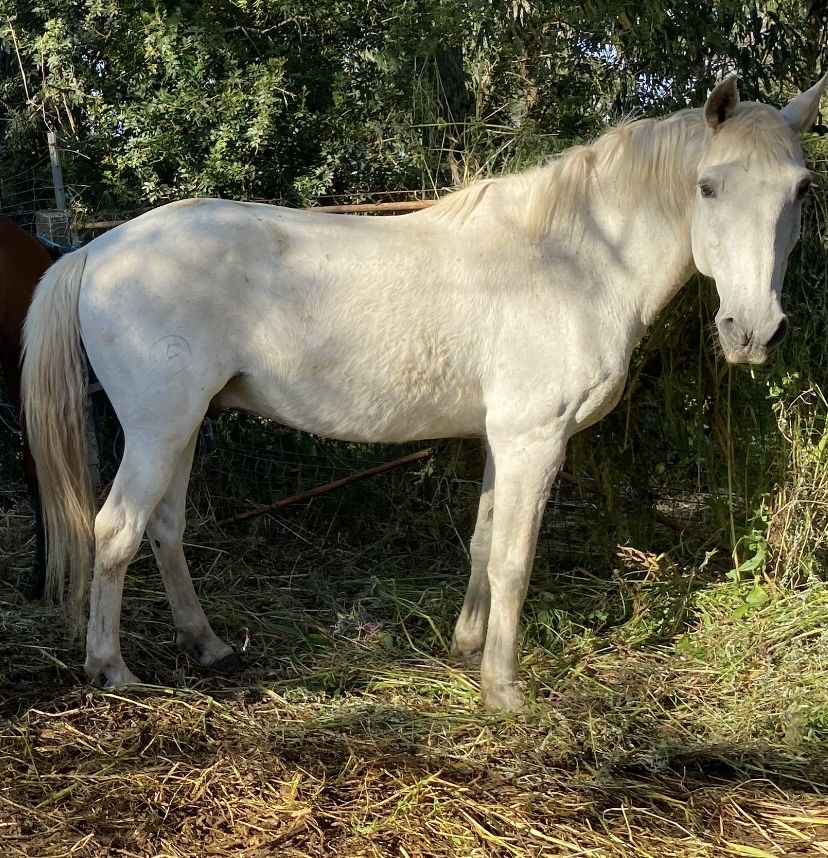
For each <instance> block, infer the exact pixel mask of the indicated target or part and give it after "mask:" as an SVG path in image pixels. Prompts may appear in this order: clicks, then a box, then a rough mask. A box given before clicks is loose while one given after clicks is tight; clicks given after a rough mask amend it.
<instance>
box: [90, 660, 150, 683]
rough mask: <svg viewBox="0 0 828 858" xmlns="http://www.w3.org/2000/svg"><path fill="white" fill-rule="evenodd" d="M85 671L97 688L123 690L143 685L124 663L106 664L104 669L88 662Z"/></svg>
mask: <svg viewBox="0 0 828 858" xmlns="http://www.w3.org/2000/svg"><path fill="white" fill-rule="evenodd" d="M84 671H85V672H86V676H87V677H88V678H89V681H90V682H91V683H92V685H94V686H96V687H97V688H123V687H125V686H127V685H140V684H141V680H140V679H138V677H137V676H136V675H135V674H134V673H133V672H132V671H131V670H130V669H129V668H128V667H127V666H126V665H125V664H124V663H123V662H121V663H120V664H117V663H112V664H106V665H104V666H103V667H96V666H93V665H91V664H90V663H89V662H87V663H86V666H85V667H84Z"/></svg>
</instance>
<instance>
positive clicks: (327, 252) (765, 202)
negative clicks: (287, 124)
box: [23, 75, 828, 709]
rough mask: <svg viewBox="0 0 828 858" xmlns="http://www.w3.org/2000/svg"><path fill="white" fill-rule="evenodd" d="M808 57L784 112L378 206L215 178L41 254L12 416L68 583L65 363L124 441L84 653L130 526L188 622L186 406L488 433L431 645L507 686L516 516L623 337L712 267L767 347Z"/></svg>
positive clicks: (69, 462) (729, 349) (184, 637)
mask: <svg viewBox="0 0 828 858" xmlns="http://www.w3.org/2000/svg"><path fill="white" fill-rule="evenodd" d="M826 80H828V75H826V77H825V78H823V79H822V80H821V81H820V82H819V83H818V84H817V85H816V86H814V87H813V88H812V89H810V90H808V91H807V92H805V93H803V94H802V95H800V96H798V97H797V98H795V99H794V100H793V101H791V102H790V104H788V106H787V107H785V108H784V109H783V110H781V111H779V110H776V109H775V108H773V107H769V106H767V105H763V104H757V103H740V102H739V97H738V91H737V86H736V80H735V78H729V79H726V80H724V81H723V82H722V83H720V84H719V85H718V86H717V87H716V88H715V89H714V90H713V92H712V94H711V95H710V97H709V98H708V100H707V102H706V104H705V106H704V107H703V108H702V109H696V110H685V111H681V112H679V113H677V114H674V115H672V116H669V117H667V118H666V119H663V120H660V121H654V120H649V119H646V120H640V121H637V122H631V123H628V124H625V125H622V126H620V127H619V128H616V129H614V130H612V131H610V132H608V133H607V134H605V135H604V136H603V137H601V138H600V139H599V140H598V141H597V142H595V143H594V144H592V145H589V146H583V147H579V148H576V149H573V150H571V151H569V152H568V153H566V154H564V155H563V156H561V157H560V158H558V159H556V160H554V161H553V162H552V163H550V164H548V165H546V166H543V167H540V168H537V169H534V170H531V171H529V172H526V173H523V174H520V175H515V176H510V177H504V178H498V179H488V180H485V181H481V182H478V183H476V184H474V185H472V186H470V187H469V188H467V189H465V190H462V191H460V192H458V193H455V194H452V195H451V196H448V197H447V198H445V199H444V200H441V201H440V202H439V203H438V204H437V205H435V206H433V207H432V208H430V209H427V210H425V211H422V212H419V213H417V214H412V215H408V216H406V217H400V218H387V219H379V218H356V217H347V216H335V215H330V216H322V215H318V214H312V213H309V212H305V211H295V210H289V209H284V208H277V207H271V206H264V205H256V204H249V203H237V202H230V201H225V200H188V201H184V202H179V203H173V204H171V205H168V206H164V207H162V208H160V209H157V210H155V211H152V212H150V213H148V214H145V215H142V216H141V217H139V218H136V219H135V220H132V221H130V222H129V223H127V224H125V225H123V226H121V227H119V228H118V229H115V230H113V231H112V232H109V233H107V234H106V235H103V236H101V237H100V238H97V239H96V240H95V241H93V242H91V243H90V244H89V245H88V246H87V247H85V248H83V249H82V250H79V251H78V252H76V253H72V254H70V255H68V256H66V257H64V259H63V260H62V261H60V262H58V263H57V264H56V265H54V266H53V267H52V268H51V269H50V270H49V272H48V273H47V274H46V276H45V277H44V279H43V281H42V282H41V284H40V286H39V287H38V289H37V294H36V295H35V298H34V301H33V303H32V306H31V310H30V311H29V316H28V320H27V322H26V329H25V344H26V345H25V347H26V353H25V361H24V364H23V387H24V396H25V415H26V421H27V427H28V431H29V436H30V438H31V444H32V449H33V450H34V453H35V457H36V461H37V466H38V474H39V476H40V479H41V486H42V494H43V504H44V509H45V513H46V523H47V528H48V534H49V561H48V574H49V583H50V589H51V591H52V593H53V594H54V595H55V596H57V597H59V598H62V596H63V590H64V586H63V577H64V570H65V565H66V562H67V561H68V564H69V568H70V572H71V578H70V581H71V583H70V588H71V591H72V599H71V601H72V603H73V605H74V610H75V615H76V616H78V614H79V612H80V611H81V610H82V606H83V604H84V600H85V596H86V579H87V578H88V567H89V565H90V562H89V548H90V543H91V539H92V534H93V516H94V508H93V499H92V494H91V492H90V489H89V486H88V484H87V476H86V468H85V462H86V456H85V450H84V445H85V434H84V416H83V415H84V409H83V404H84V400H85V384H86V380H85V363H84V355H83V349H84V348H85V350H86V353H87V355H88V357H89V360H90V361H91V364H92V366H93V367H94V369H95V372H96V373H97V376H98V378H99V379H100V381H101V383H102V385H103V387H104V389H105V391H106V393H107V395H108V396H109V399H110V400H111V402H112V404H113V406H114V408H115V411H116V412H117V415H118V418H119V420H120V422H121V425H122V426H123V430H124V436H125V440H126V444H125V449H124V456H123V461H122V463H121V466H120V468H119V470H118V474H117V476H116V478H115V481H114V483H113V485H112V489H111V491H110V493H109V496H108V498H107V500H106V502H105V504H104V505H103V508H102V509H101V511H100V512H99V513H98V515H97V517H94V540H95V561H94V575H93V578H92V587H91V606H90V617H89V624H88V627H87V638H86V664H85V668H86V673H87V675H88V676H89V677H90V678H91V679H92V680H93V681H96V682H99V683H101V684H103V685H106V686H120V685H127V684H130V683H134V682H137V681H138V680H137V679H136V678H135V676H134V675H133V674H132V673H131V672H130V671H129V669H128V668H127V666H126V664H125V663H124V660H123V658H122V656H121V647H120V639H119V638H120V633H119V626H120V609H121V599H122V591H123V582H124V575H125V572H126V568H127V566H128V564H129V562H130V561H131V559H132V557H133V556H134V554H135V552H136V550H137V549H138V546H139V543H140V541H141V538H142V535H143V533H144V531H146V532H147V534H148V536H149V539H150V542H151V544H152V549H153V551H154V552H155V556H156V559H157V561H158V566H159V568H160V570H161V574H162V576H163V579H164V584H165V587H166V590H167V595H168V596H169V601H170V605H171V608H172V613H173V618H174V622H175V628H176V630H177V637H176V640H177V643H178V644H179V646H181V647H183V648H184V649H186V650H187V651H188V652H189V653H190V654H191V655H192V656H193V657H194V658H195V659H196V660H197V661H199V662H200V663H201V664H205V665H207V664H214V663H217V662H219V661H221V660H222V659H225V658H227V657H228V656H231V654H232V650H231V648H230V647H229V646H227V644H225V643H224V642H223V641H222V640H221V639H220V638H219V637H218V636H217V635H216V634H215V633H214V632H213V630H212V629H211V627H210V623H209V621H208V620H207V617H206V616H205V614H204V612H203V610H202V608H201V605H200V604H199V601H198V598H197V596H196V594H195V591H194V589H193V585H192V582H191V580H190V575H189V571H188V568H187V563H186V561H185V559H184V553H183V550H182V541H181V540H182V534H183V531H184V516H185V497H186V491H187V482H188V477H189V471H190V467H191V462H192V457H193V447H194V444H195V441H196V434H197V430H198V427H199V424H200V422H201V419H202V417H203V416H204V414H205V411H206V410H207V408H208V406H210V405H211V403H212V404H213V405H218V406H220V407H225V408H238V409H244V410H246V411H251V412H254V413H256V414H261V415H265V416H267V417H270V418H273V419H274V420H278V421H279V422H281V423H283V424H286V425H288V426H293V427H296V428H298V429H303V430H306V431H308V432H314V433H318V434H321V435H327V436H330V437H333V438H340V439H345V440H349V441H360V442H368V441H378V442H395V441H411V440H414V439H422V438H439V437H457V436H472V435H474V436H483V437H484V438H485V439H486V443H487V450H488V459H487V463H486V467H485V474H484V478H483V489H482V497H481V500H480V508H479V512H478V515H477V524H476V527H475V530H474V536H473V537H472V541H471V559H472V563H471V581H470V583H469V588H468V592H467V594H466V598H465V602H464V604H463V608H462V612H461V614H460V617H459V620H458V622H457V626H456V629H455V632H454V638H453V645H452V647H453V652H454V654H455V655H457V656H460V657H463V658H465V659H467V660H470V661H474V660H476V659H481V658H482V661H481V664H480V678H481V688H482V692H483V697H484V701H485V703H486V705H487V706H488V707H489V708H491V709H518V708H519V707H520V706H521V705H522V694H521V691H520V688H519V683H518V673H517V650H518V624H519V617H520V612H521V608H522V605H523V600H524V597H525V594H526V589H527V584H528V581H529V574H530V570H531V566H532V560H533V557H534V551H535V544H536V539H537V532H538V525H539V523H540V520H541V516H542V514H543V511H544V507H545V505H546V501H547V497H548V493H549V489H550V484H551V483H552V481H553V479H554V478H555V475H556V472H557V471H558V468H559V467H560V465H561V462H562V461H563V458H564V450H565V447H566V443H567V440H568V439H569V438H570V437H571V436H572V435H573V434H574V433H575V432H578V431H579V430H581V429H583V428H584V427H586V426H589V425H590V424H592V423H594V422H595V421H597V420H599V419H600V418H601V417H603V416H604V415H605V414H606V413H607V412H608V411H609V410H610V409H611V408H613V406H614V405H615V403H616V402H617V401H618V398H619V396H620V394H621V391H622V388H623V386H624V382H625V379H626V375H627V369H628V364H629V360H630V355H631V353H632V351H633V349H634V347H635V345H636V343H637V342H638V341H639V340H640V338H641V337H642V336H643V334H644V332H645V331H646V329H647V326H648V325H649V324H650V322H651V321H652V320H653V319H654V318H655V316H656V315H657V313H658V312H659V311H660V310H661V309H662V308H663V307H664V306H665V305H666V304H667V302H668V301H669V300H670V299H671V297H672V296H673V295H674V294H675V293H676V292H677V290H678V289H679V288H680V287H681V286H682V284H684V283H685V282H686V281H687V280H688V278H689V277H690V276H691V274H692V273H693V271H694V270H698V271H700V272H702V273H703V274H706V275H709V276H710V277H712V278H714V279H715V281H716V287H717V290H718V293H719V297H720V300H721V308H720V310H719V313H718V315H717V317H716V321H717V326H718V331H719V337H720V341H721V345H722V348H723V350H724V353H725V356H726V357H727V359H728V360H729V361H731V362H733V363H750V364H756V363H762V362H763V361H765V360H766V359H767V357H768V354H769V353H770V352H771V351H772V349H773V348H774V347H775V346H776V345H777V344H778V343H779V342H780V340H781V339H782V337H783V336H784V333H785V328H786V324H787V323H786V319H785V316H784V314H783V312H782V308H781V305H780V290H781V289H782V281H783V277H784V274H785V268H786V264H787V259H788V254H789V253H790V251H791V248H792V247H793V246H794V244H795V243H796V241H797V239H798V236H799V230H800V208H801V200H802V196H803V194H804V193H805V191H806V189H807V187H808V185H809V182H810V178H809V174H808V172H807V170H806V169H805V167H804V162H803V155H802V150H801V147H800V144H799V141H798V137H797V132H800V131H803V130H805V129H807V128H809V127H810V125H811V124H812V123H813V121H814V119H815V118H816V114H817V110H818V107H819V100H820V96H821V94H822V91H823V88H824V87H825V85H826Z"/></svg>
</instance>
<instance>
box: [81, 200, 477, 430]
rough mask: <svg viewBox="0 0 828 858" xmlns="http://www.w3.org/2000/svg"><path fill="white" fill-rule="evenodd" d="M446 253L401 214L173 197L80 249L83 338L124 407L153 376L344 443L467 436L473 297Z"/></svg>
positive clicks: (472, 406) (194, 399)
mask: <svg viewBox="0 0 828 858" xmlns="http://www.w3.org/2000/svg"><path fill="white" fill-rule="evenodd" d="M451 252H452V251H451V248H450V246H447V245H446V243H445V242H444V241H441V236H440V234H439V231H438V230H436V229H435V228H434V225H433V224H431V223H429V222H427V221H422V220H418V219H415V218H414V217H413V216H407V217H406V218H400V219H382V220H380V219H376V218H354V217H348V216H336V215H320V214H313V213H309V212H303V211H297V210H291V209H283V208H278V207H273V206H262V205H256V204H249V203H234V202H230V201H220V200H194V201H185V202H181V203H175V204H172V205H170V206H167V207H164V208H162V209H159V210H156V211H154V212H152V213H149V214H147V215H144V216H142V217H140V218H137V219H135V220H134V221H131V222H130V223H128V224H126V225H124V226H123V227H120V228H119V230H117V231H113V232H112V233H110V234H108V235H107V236H104V237H102V238H101V239H98V240H96V242H93V243H92V244H91V245H90V246H89V247H88V248H87V254H88V258H87V265H86V272H85V275H84V288H83V291H82V294H81V302H80V318H81V326H82V330H83V334H84V341H85V343H86V346H87V351H88V353H89V357H90V360H91V362H92V365H93V367H94V368H95V370H96V372H98V375H99V378H101V381H102V383H103V385H104V388H105V389H106V390H107V392H108V393H110V396H111V398H113V400H114V401H115V405H116V410H118V411H119V416H121V418H122V420H123V419H125V418H126V419H127V420H128V419H129V415H130V414H133V415H135V418H136V419H139V415H140V414H142V413H143V414H145V413H147V409H148V408H149V409H150V413H152V411H153V409H152V408H151V405H152V402H151V401H150V400H152V399H153V396H154V394H155V392H156V391H158V390H161V389H163V390H164V391H165V394H166V395H168V396H172V397H174V398H175V399H176V400H177V401H178V402H183V403H185V405H186V407H185V408H184V410H185V411H186V412H187V413H190V412H193V413H195V412H197V411H199V410H203V408H206V405H207V403H209V402H211V401H212V402H214V403H216V404H219V405H224V406H230V407H238V408H243V409H247V410H251V411H256V412H258V413H263V414H265V415H266V416H270V417H273V418H275V419H278V420H280V421H281V422H284V423H287V424H289V425H294V426H297V427H299V428H303V429H307V430H309V431H313V432H318V433H320V434H326V435H332V436H336V437H342V438H351V439H354V440H402V439H403V438H407V437H429V436H431V437H433V436H435V435H464V434H476V433H478V432H480V431H482V392H481V374H482V372H483V363H484V360H483V356H482V355H481V354H480V336H481V330H480V329H481V324H480V322H481V320H476V319H475V318H474V315H475V312H477V311H478V310H479V309H480V307H479V304H480V302H479V301H477V302H475V301H469V300H468V295H466V294H464V290H467V289H468V288H469V282H470V281H469V279H468V278H465V277H463V276H462V275H461V274H459V273H458V272H457V271H456V270H453V269H452V267H451V266H450V265H449V264H447V259H448V257H449V256H450V255H451ZM475 308H477V309H475ZM113 343H117V344H118V347H117V349H116V350H114V351H115V354H114V355H113V349H112V344H113ZM119 399H122V402H121V403H119V402H118V400H119ZM119 405H120V407H119ZM447 415H448V416H447ZM141 419H144V418H141ZM145 419H150V417H149V416H147V418H145Z"/></svg>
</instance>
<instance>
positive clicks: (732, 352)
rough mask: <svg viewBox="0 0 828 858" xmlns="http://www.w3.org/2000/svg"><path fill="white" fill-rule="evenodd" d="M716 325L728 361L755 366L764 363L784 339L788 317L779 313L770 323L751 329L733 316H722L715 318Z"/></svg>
mask: <svg viewBox="0 0 828 858" xmlns="http://www.w3.org/2000/svg"><path fill="white" fill-rule="evenodd" d="M716 326H717V328H718V329H719V341H720V342H721V344H722V351H724V354H725V357H726V358H727V361H728V363H734V364H750V365H753V366H757V365H759V364H763V363H765V362H766V361H767V359H768V358H769V357H770V355H771V352H772V351H773V350H774V349H775V348H776V347H777V346H778V345H779V344H780V343H781V342H782V340H784V339H785V334H786V333H787V331H788V317H787V316H786V315H785V314H784V313H780V314H779V315H778V316H776V317H775V318H774V319H773V320H772V321H771V323H770V324H767V323H766V324H764V325H762V326H761V327H760V328H756V329H751V328H749V327H748V326H746V325H744V324H742V323H741V322H739V321H738V320H737V319H735V318H734V317H733V316H724V317H722V318H720V319H718V320H717V322H716Z"/></svg>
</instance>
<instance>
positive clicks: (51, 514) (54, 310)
mask: <svg viewBox="0 0 828 858" xmlns="http://www.w3.org/2000/svg"><path fill="white" fill-rule="evenodd" d="M85 265H86V252H85V251H83V250H78V251H76V252H74V253H69V254H67V255H66V256H64V257H63V258H62V259H60V260H59V261H58V262H56V263H55V264H54V265H53V266H52V267H51V268H49V270H48V271H47V272H46V274H45V275H44V276H43V279H42V280H41V281H40V283H39V284H38V287H37V289H36V290H35V294H34V298H33V299H32V303H31V306H30V307H29V313H28V316H27V318H26V322H25V325H24V329H23V371H22V377H21V380H22V389H23V392H22V400H23V420H24V421H25V428H26V431H27V433H28V436H29V443H30V445H31V449H32V453H33V454H34V459H35V464H36V465H37V476H38V480H39V482H40V495H41V502H42V505H43V517H44V524H45V529H46V558H47V559H46V594H47V598H48V599H49V600H51V601H53V602H60V603H63V602H68V607H69V612H70V616H71V618H72V625H73V630H74V632H75V633H77V632H79V631H80V630H81V628H82V622H83V620H82V618H83V614H84V607H85V602H86V593H87V586H88V579H89V567H90V555H91V544H92V532H93V520H94V511H95V507H94V496H93V491H92V485H91V481H90V478H89V470H88V468H87V432H86V421H87V373H86V357H85V354H84V350H83V344H82V342H81V332H80V320H79V317H78V296H79V294H80V288H81V281H82V279H83V271H84V266H85ZM67 563H68V569H69V597H68V599H67V598H66V596H65V585H64V580H65V577H66V574H65V573H66V565H65V564H67Z"/></svg>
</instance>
